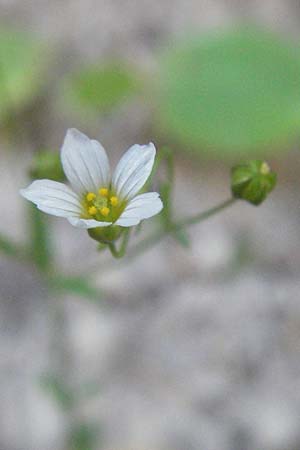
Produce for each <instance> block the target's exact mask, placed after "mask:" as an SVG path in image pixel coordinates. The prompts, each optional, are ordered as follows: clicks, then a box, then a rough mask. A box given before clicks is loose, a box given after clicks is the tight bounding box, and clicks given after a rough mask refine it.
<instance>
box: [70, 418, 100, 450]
mask: <svg viewBox="0 0 300 450" xmlns="http://www.w3.org/2000/svg"><path fill="white" fill-rule="evenodd" d="M97 441H98V432H97V430H96V427H95V426H91V425H88V424H84V423H81V424H78V426H77V427H75V428H74V429H73V431H72V434H71V438H70V450H93V449H95V448H96V447H97Z"/></svg>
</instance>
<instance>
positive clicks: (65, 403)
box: [41, 374, 75, 411]
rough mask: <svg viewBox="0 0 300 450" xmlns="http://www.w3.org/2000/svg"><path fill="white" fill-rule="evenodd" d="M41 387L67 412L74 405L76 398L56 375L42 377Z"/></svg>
mask: <svg viewBox="0 0 300 450" xmlns="http://www.w3.org/2000/svg"><path fill="white" fill-rule="evenodd" d="M41 386H42V388H43V389H44V390H45V391H46V392H48V393H49V394H50V395H51V396H52V397H53V398H54V399H55V401H56V402H57V403H58V405H59V406H60V407H61V408H62V409H64V410H65V411H68V410H70V409H71V408H72V407H73V405H74V400H75V399H74V396H73V394H72V393H71V391H70V389H69V388H68V387H67V386H66V385H65V384H64V383H63V381H62V380H60V379H59V378H57V377H56V376H54V375H51V374H47V375H44V376H42V377H41Z"/></svg>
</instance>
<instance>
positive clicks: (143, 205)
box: [115, 192, 163, 227]
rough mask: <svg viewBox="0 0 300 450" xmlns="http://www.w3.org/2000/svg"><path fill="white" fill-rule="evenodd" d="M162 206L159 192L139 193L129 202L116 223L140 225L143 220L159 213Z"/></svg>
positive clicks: (126, 225) (127, 225)
mask: <svg viewBox="0 0 300 450" xmlns="http://www.w3.org/2000/svg"><path fill="white" fill-rule="evenodd" d="M162 208H163V204H162V201H161V199H160V198H159V194H158V193H157V192H147V193H146V194H140V195H137V196H136V197H135V198H134V199H132V200H131V201H130V202H129V203H128V205H127V206H126V208H125V209H124V211H123V213H122V214H121V216H120V217H119V219H118V220H117V221H116V222H115V224H116V225H120V226H121V227H131V226H133V225H138V224H139V223H140V221H141V220H143V219H148V218H149V217H152V216H155V214H158V213H159V212H160V211H161V210H162Z"/></svg>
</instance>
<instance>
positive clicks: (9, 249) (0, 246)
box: [0, 235, 28, 259]
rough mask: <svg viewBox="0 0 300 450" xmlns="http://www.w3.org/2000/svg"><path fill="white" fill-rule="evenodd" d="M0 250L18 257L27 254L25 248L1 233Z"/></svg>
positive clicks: (20, 257)
mask: <svg viewBox="0 0 300 450" xmlns="http://www.w3.org/2000/svg"><path fill="white" fill-rule="evenodd" d="M0 252H1V253H4V254H5V255H7V256H12V257H15V258H18V259H22V258H25V257H26V256H28V255H27V254H26V249H25V248H23V247H22V246H20V245H18V244H15V243H14V242H13V241H11V240H10V239H8V238H7V237H6V236H3V235H0Z"/></svg>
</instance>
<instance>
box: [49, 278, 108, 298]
mask: <svg viewBox="0 0 300 450" xmlns="http://www.w3.org/2000/svg"><path fill="white" fill-rule="evenodd" d="M48 284H49V287H50V289H53V290H55V291H59V292H62V293H68V292H69V293H71V294H75V295H78V296H80V297H84V298H87V299H90V300H100V298H102V292H101V291H100V290H99V289H97V288H95V287H94V286H92V284H91V282H90V280H88V279H86V278H82V277H68V276H60V275H51V276H49V277H48Z"/></svg>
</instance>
